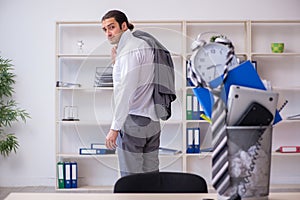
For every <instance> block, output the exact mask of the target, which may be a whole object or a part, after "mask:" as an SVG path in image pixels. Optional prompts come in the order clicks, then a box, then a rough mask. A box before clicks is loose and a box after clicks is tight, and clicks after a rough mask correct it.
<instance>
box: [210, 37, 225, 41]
mask: <svg viewBox="0 0 300 200" xmlns="http://www.w3.org/2000/svg"><path fill="white" fill-rule="evenodd" d="M217 38H225V36H224V35H213V36H211V38H210V39H209V41H210V42H214V41H215V40H216V39H217Z"/></svg>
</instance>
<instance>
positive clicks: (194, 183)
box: [114, 172, 208, 193]
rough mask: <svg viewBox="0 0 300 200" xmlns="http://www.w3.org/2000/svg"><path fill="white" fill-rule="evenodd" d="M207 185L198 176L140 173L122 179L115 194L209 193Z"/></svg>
mask: <svg viewBox="0 0 300 200" xmlns="http://www.w3.org/2000/svg"><path fill="white" fill-rule="evenodd" d="M207 192H208V191H207V183H206V181H205V179H204V178H202V177H201V176H198V175H196V174H190V173H181V172H156V173H140V174H134V175H129V176H124V177H121V178H120V179H119V180H117V182H116V183H115V186H114V193H207Z"/></svg>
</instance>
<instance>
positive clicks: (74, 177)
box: [70, 162, 78, 188]
mask: <svg viewBox="0 0 300 200" xmlns="http://www.w3.org/2000/svg"><path fill="white" fill-rule="evenodd" d="M70 164H71V187H72V188H77V177H78V175H77V173H78V168H77V162H71V163H70Z"/></svg>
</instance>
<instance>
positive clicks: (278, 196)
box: [5, 192, 300, 200]
mask: <svg viewBox="0 0 300 200" xmlns="http://www.w3.org/2000/svg"><path fill="white" fill-rule="evenodd" d="M205 198H206V199H214V200H217V195H216V194H182V193H181V194H175V193H168V194H166V193H161V194H149V193H144V194H142V193H137V194H121V193H118V194H113V193H11V194H9V195H8V196H7V197H6V198H5V200H70V199H72V200H102V199H105V200H141V199H142V200H203V199H205ZM299 199H300V192H286V193H284V192H283V193H271V194H270V195H269V200H299Z"/></svg>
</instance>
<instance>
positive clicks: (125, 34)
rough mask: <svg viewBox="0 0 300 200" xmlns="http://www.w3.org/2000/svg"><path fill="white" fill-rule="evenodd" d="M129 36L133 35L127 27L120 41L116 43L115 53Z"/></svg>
mask: <svg viewBox="0 0 300 200" xmlns="http://www.w3.org/2000/svg"><path fill="white" fill-rule="evenodd" d="M131 37H133V36H132V33H131V31H130V30H129V29H127V30H126V31H125V32H124V33H122V35H121V38H120V41H119V43H118V48H117V53H118V52H120V51H121V50H122V48H123V47H124V46H125V44H126V41H127V40H129V39H130V38H131Z"/></svg>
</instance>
